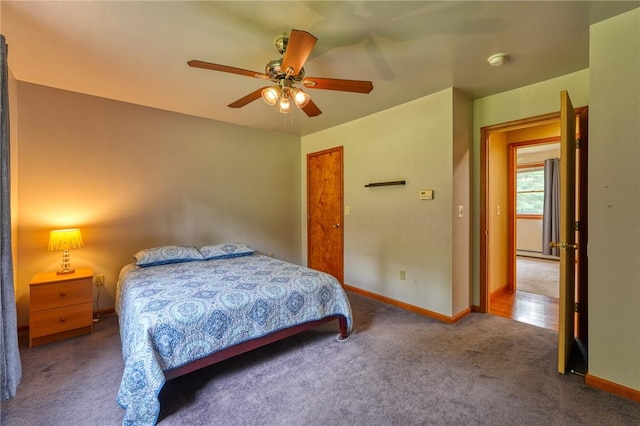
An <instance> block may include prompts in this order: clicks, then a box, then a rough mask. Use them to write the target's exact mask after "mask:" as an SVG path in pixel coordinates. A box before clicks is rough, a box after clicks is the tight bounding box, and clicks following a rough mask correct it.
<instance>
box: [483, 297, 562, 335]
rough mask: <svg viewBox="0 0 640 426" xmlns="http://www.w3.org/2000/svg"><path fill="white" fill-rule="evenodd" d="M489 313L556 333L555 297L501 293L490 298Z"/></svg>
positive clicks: (556, 310) (556, 300)
mask: <svg viewBox="0 0 640 426" xmlns="http://www.w3.org/2000/svg"><path fill="white" fill-rule="evenodd" d="M489 313H490V314H493V315H498V316H501V317H505V318H511V319H514V320H516V321H520V322H524V323H527V324H533V325H536V326H538V327H544V328H548V329H549V330H554V331H558V321H559V320H558V318H559V306H558V299H557V298H555V297H549V296H543V295H540V294H533V293H527V292H524V291H516V292H515V293H513V292H510V291H502V292H499V293H496V294H495V295H492V296H491V300H490V303H489Z"/></svg>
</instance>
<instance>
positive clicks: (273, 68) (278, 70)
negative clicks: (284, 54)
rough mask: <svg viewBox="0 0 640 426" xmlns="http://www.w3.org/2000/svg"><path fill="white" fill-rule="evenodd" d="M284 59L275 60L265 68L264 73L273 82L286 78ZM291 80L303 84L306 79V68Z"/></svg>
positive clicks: (291, 77)
mask: <svg viewBox="0 0 640 426" xmlns="http://www.w3.org/2000/svg"><path fill="white" fill-rule="evenodd" d="M282 59H283V58H278V59H274V60H272V61H270V62H269V63H267V65H266V66H265V67H264V73H265V74H267V75H268V76H269V78H270V79H271V80H273V81H278V80H280V79H282V78H285V77H286V73H285V72H284V71H283V70H282ZM289 78H290V79H291V80H293V81H295V82H301V81H302V80H303V79H304V68H301V69H300V72H299V73H298V75H292V76H290V77H289Z"/></svg>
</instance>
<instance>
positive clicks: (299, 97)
mask: <svg viewBox="0 0 640 426" xmlns="http://www.w3.org/2000/svg"><path fill="white" fill-rule="evenodd" d="M291 94H292V95H293V101H294V102H295V103H296V106H297V107H298V108H300V109H302V108H304V107H306V106H307V104H308V103H309V101H310V100H311V96H310V95H309V94H308V93H306V92H304V91H302V90H300V89H297V88H293V89H291Z"/></svg>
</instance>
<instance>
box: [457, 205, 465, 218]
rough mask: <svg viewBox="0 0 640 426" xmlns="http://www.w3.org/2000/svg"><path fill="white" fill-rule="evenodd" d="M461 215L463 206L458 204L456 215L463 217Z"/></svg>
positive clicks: (462, 214)
mask: <svg viewBox="0 0 640 426" xmlns="http://www.w3.org/2000/svg"><path fill="white" fill-rule="evenodd" d="M463 216H464V207H463V206H458V217H463Z"/></svg>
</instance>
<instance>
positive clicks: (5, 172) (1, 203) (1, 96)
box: [0, 35, 22, 401]
mask: <svg viewBox="0 0 640 426" xmlns="http://www.w3.org/2000/svg"><path fill="white" fill-rule="evenodd" d="M0 70H1V73H0V86H1V87H0V108H1V110H0V177H1V179H2V184H1V186H0V190H1V193H0V216H1V217H0V219H1V220H0V256H1V258H0V318H2V323H1V324H0V381H1V385H2V400H3V401H4V400H5V399H9V398H13V397H14V396H16V389H17V388H18V384H19V383H20V378H21V377H22V365H21V364H20V352H19V350H18V327H17V318H16V295H15V289H14V286H13V255H12V253H11V205H10V195H11V194H10V191H11V169H10V166H11V164H10V159H11V157H10V152H9V82H8V78H9V70H8V66H7V43H6V40H5V37H4V36H3V35H0Z"/></svg>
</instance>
